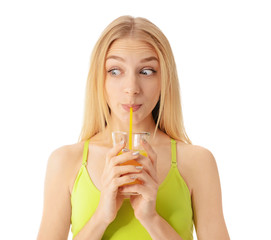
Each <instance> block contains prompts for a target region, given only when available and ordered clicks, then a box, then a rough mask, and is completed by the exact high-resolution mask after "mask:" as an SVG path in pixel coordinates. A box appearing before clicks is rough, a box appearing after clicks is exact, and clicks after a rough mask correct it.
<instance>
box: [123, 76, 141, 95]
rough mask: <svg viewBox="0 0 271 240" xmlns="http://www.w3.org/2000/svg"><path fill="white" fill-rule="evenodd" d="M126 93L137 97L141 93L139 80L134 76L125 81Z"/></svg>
mask: <svg viewBox="0 0 271 240" xmlns="http://www.w3.org/2000/svg"><path fill="white" fill-rule="evenodd" d="M124 92H125V93H127V94H129V95H135V94H139V93H140V86H139V84H138V79H137V77H136V76H135V75H134V74H131V75H129V76H127V78H126V79H125V86H124Z"/></svg>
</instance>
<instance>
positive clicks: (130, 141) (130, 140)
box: [129, 107, 133, 150]
mask: <svg viewBox="0 0 271 240" xmlns="http://www.w3.org/2000/svg"><path fill="white" fill-rule="evenodd" d="M132 125H133V108H132V107H130V127H129V149H130V150H132Z"/></svg>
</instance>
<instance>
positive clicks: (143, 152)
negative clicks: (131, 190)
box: [118, 150, 147, 185]
mask: <svg viewBox="0 0 271 240" xmlns="http://www.w3.org/2000/svg"><path fill="white" fill-rule="evenodd" d="M138 151H139V154H140V155H143V156H145V157H147V153H146V151H145V150H138ZM120 154H122V152H119V154H118V155H120ZM125 165H133V166H142V165H141V164H140V163H138V162H137V161H136V160H134V159H132V160H128V161H126V162H125V163H122V164H120V166H125ZM141 183H142V182H141V181H140V180H138V179H135V181H133V182H130V183H127V184H124V185H133V184H141Z"/></svg>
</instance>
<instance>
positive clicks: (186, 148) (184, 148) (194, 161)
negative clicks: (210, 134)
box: [176, 141, 216, 168]
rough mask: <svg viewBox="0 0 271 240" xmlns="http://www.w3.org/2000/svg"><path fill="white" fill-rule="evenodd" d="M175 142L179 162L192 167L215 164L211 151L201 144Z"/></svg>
mask: <svg viewBox="0 0 271 240" xmlns="http://www.w3.org/2000/svg"><path fill="white" fill-rule="evenodd" d="M176 142H177V149H178V150H179V151H178V150H177V158H178V161H181V164H186V165H190V167H192V168H199V167H200V168H201V167H205V166H206V167H208V166H210V165H214V164H216V161H215V158H214V156H213V154H212V152H211V151H210V150H209V149H207V148H205V147H202V146H198V145H192V144H185V143H183V142H181V141H176Z"/></svg>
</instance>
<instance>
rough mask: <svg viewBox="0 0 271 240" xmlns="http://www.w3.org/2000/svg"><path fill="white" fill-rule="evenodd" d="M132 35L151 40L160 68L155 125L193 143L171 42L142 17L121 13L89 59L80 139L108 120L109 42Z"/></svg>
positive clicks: (103, 128) (177, 137)
mask: <svg viewBox="0 0 271 240" xmlns="http://www.w3.org/2000/svg"><path fill="white" fill-rule="evenodd" d="M126 37H135V38H140V39H142V40H143V41H145V42H147V43H148V44H150V45H151V46H152V47H153V48H154V49H155V51H156V53H157V55H158V58H159V63H160V69H161V94H160V98H159V101H158V103H157V105H156V106H155V108H154V109H153V111H152V115H153V118H154V120H155V123H156V128H155V132H156V131H157V128H159V129H160V130H161V131H163V132H165V133H166V134H167V135H168V136H170V137H171V138H173V139H176V140H180V141H183V142H185V143H187V144H192V143H191V141H190V139H189V138H188V136H187V134H186V132H185V128H184V123H183V116H182V107H181V98H180V87H179V80H178V76H177V70H176V64H175V60H174V57H173V53H172V50H171V47H170V44H169V42H168V40H167V38H166V37H165V35H164V34H163V33H162V32H161V30H160V29H159V28H158V27H157V26H155V25H154V24H153V23H151V22H150V21H149V20H147V19H145V18H140V17H138V18H133V17H131V16H122V17H119V18H117V19H116V20H114V21H113V22H112V23H110V24H109V25H108V26H107V28H106V29H105V30H104V31H103V33H102V35H101V37H100V38H99V40H98V41H97V43H96V45H95V47H94V49H93V52H92V55H91V61H90V69H89V73H88V77H87V85H86V93H85V109H84V118H83V126H82V129H81V134H80V137H79V141H85V140H86V139H89V138H91V137H93V136H94V135H95V134H97V133H99V132H101V131H104V130H105V127H106V126H107V125H108V124H109V121H108V119H109V117H110V112H109V111H110V110H109V108H108V105H107V102H106V100H105V99H106V98H105V92H104V82H105V59H106V55H107V52H108V50H109V48H110V46H111V44H112V43H113V42H114V41H115V40H117V39H120V38H126Z"/></svg>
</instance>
